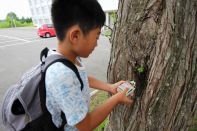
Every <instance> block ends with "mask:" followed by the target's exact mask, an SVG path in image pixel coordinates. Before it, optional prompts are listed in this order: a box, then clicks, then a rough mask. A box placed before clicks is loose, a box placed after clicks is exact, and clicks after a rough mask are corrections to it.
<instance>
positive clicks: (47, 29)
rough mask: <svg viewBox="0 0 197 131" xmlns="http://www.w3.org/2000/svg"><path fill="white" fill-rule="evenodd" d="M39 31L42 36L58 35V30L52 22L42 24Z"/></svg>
mask: <svg viewBox="0 0 197 131" xmlns="http://www.w3.org/2000/svg"><path fill="white" fill-rule="evenodd" d="M37 33H38V35H39V36H40V37H46V38H49V37H52V36H56V32H55V29H54V27H53V25H52V24H44V25H42V26H41V27H39V28H38V32H37Z"/></svg>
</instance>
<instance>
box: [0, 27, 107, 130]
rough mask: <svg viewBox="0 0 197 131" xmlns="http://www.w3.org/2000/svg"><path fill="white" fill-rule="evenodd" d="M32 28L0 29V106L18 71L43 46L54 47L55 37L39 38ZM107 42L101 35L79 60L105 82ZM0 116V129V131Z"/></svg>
mask: <svg viewBox="0 0 197 131" xmlns="http://www.w3.org/2000/svg"><path fill="white" fill-rule="evenodd" d="M36 31H37V29H36V28H13V29H0V106H1V103H2V98H3V94H4V93H5V91H6V89H7V88H8V87H9V86H10V85H12V84H14V83H16V82H18V81H19V80H20V77H21V76H22V74H23V73H24V72H25V71H27V70H28V69H29V68H31V67H32V66H34V65H36V64H37V63H38V62H39V53H40V51H41V50H42V49H43V48H44V47H49V48H56V44H57V39H56V37H52V38H47V39H46V38H40V37H38V36H37V34H36ZM109 54H110V44H109V41H108V39H107V38H106V37H103V36H101V37H100V39H99V41H98V46H97V47H96V49H95V51H94V52H93V53H92V54H91V55H90V56H89V58H87V59H83V61H84V63H85V65H86V69H87V72H88V73H89V74H90V75H93V76H95V77H96V78H98V79H100V80H103V81H106V71H107V65H108V61H109ZM1 123H2V121H1V119H0V130H1V131H3V127H2V124H1Z"/></svg>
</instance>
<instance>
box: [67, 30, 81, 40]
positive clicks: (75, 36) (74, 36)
mask: <svg viewBox="0 0 197 131" xmlns="http://www.w3.org/2000/svg"><path fill="white" fill-rule="evenodd" d="M80 33H81V30H80V28H79V27H78V26H73V27H72V28H71V29H70V31H69V39H70V41H71V42H72V43H77V42H78V40H79V37H80V35H81V34H80Z"/></svg>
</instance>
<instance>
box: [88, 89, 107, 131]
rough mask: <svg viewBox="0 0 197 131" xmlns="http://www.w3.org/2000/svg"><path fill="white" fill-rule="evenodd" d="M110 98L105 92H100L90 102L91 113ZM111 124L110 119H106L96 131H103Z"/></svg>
mask: <svg viewBox="0 0 197 131" xmlns="http://www.w3.org/2000/svg"><path fill="white" fill-rule="evenodd" d="M107 98H108V94H107V93H106V92H104V91H99V92H98V93H97V94H96V95H95V96H93V97H92V99H91V102H90V111H92V110H94V108H95V107H97V106H98V105H100V104H102V103H103V102H104V101H105V100H106V99H107ZM108 123H109V119H108V118H106V119H105V120H104V121H103V122H102V123H101V124H100V125H99V126H98V127H97V128H96V129H95V130H94V131H103V130H104V128H105V126H106V125H107V124H108Z"/></svg>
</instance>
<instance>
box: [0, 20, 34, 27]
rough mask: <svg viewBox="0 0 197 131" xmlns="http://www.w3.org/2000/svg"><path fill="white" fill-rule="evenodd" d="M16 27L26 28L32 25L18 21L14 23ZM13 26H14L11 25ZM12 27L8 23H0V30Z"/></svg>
mask: <svg viewBox="0 0 197 131" xmlns="http://www.w3.org/2000/svg"><path fill="white" fill-rule="evenodd" d="M15 25H16V27H26V26H33V23H32V22H31V23H26V22H24V23H21V22H20V21H15ZM13 26H14V25H13ZM11 27H12V26H11V25H10V23H8V22H0V28H11Z"/></svg>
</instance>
